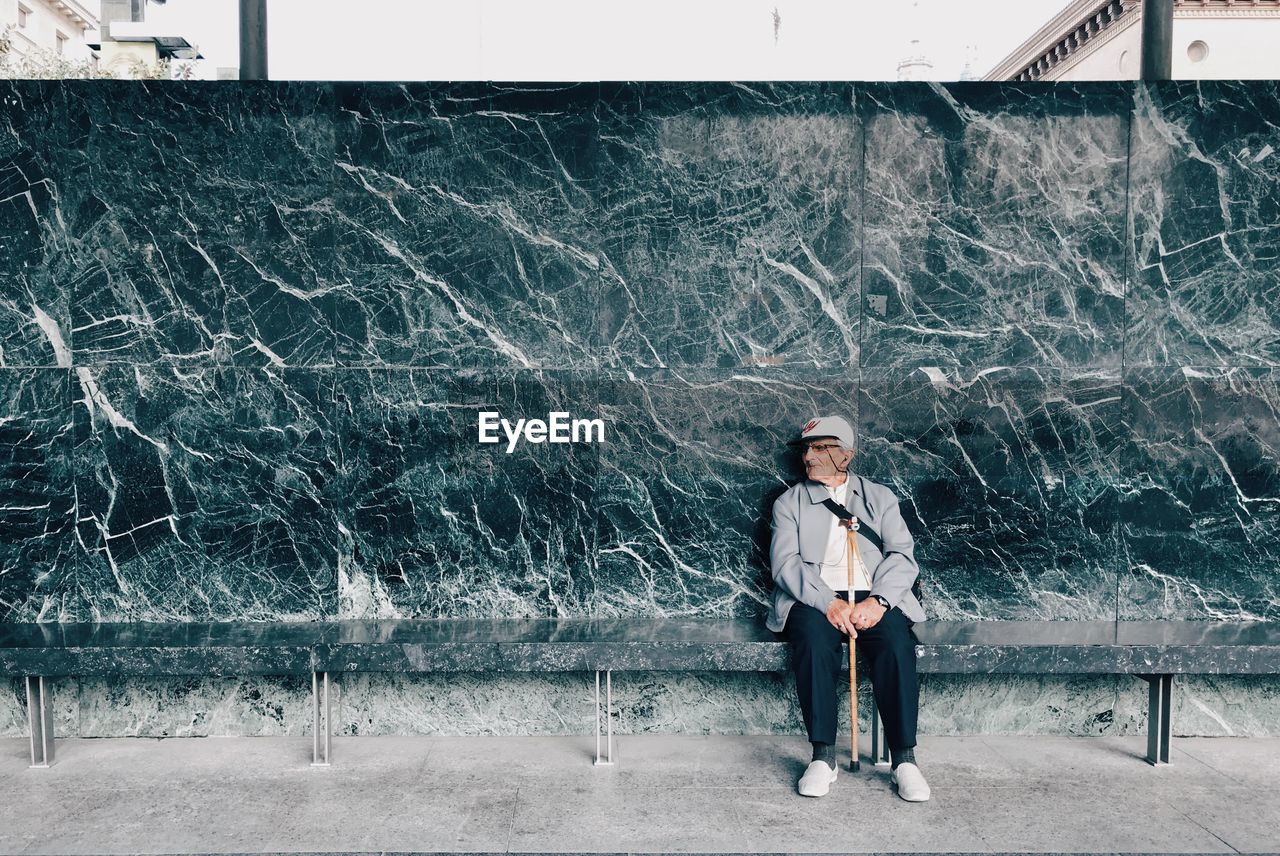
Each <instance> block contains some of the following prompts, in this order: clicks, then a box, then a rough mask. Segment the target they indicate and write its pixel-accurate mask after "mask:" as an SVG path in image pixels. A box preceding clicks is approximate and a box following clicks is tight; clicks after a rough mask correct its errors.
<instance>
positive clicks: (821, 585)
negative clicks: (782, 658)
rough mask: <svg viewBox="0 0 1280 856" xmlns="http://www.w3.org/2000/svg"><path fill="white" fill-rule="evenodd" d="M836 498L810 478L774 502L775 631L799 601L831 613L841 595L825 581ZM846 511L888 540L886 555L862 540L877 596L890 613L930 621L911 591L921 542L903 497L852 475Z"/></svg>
mask: <svg viewBox="0 0 1280 856" xmlns="http://www.w3.org/2000/svg"><path fill="white" fill-rule="evenodd" d="M864 491H865V493H866V495H865V496H864V495H863V492H864ZM830 496H831V494H830V493H829V492H828V491H827V489H826V487H825V486H824V485H822V484H819V483H818V482H815V481H809V480H807V479H806V480H805V481H802V482H800V483H799V484H797V485H795V486H794V487H792V488H791V489H790V490H788V491H787V492H786V493H784V494H783V495H782V496H780V497H778V499H777V501H775V502H774V503H773V543H772V544H771V545H770V547H769V564H770V565H771V566H772V569H773V605H772V607H771V608H770V610H769V617H768V619H767V620H766V621H765V626H766V627H768V628H769V629H770V630H772V631H774V632H775V633H779V632H781V631H782V628H783V626H784V625H785V624H786V623H787V615H788V614H789V613H790V612H791V607H792V606H793V605H794V604H795V603H796V601H799V602H800V603H803V604H806V605H808V606H811V607H813V608H814V609H816V610H818V611H819V612H823V613H825V612H826V610H827V607H828V606H830V605H831V601H832V599H833V598H835V596H836V595H835V592H834V591H832V590H831V587H830V586H828V585H827V584H826V583H825V582H823V581H822V558H823V554H825V553H826V550H827V536H828V534H829V533H830V531H831V517H832V514H831V512H830V511H829V510H828V509H827V507H826V506H824V505H823V504H822V501H823V500H824V499H827V498H828V497H830ZM845 507H846V508H848V509H849V511H851V512H852V513H853V514H854V516H855V517H857V518H858V522H859V523H860V524H862V525H864V526H866V525H870V526H871V528H872V529H874V530H875V531H876V532H878V533H879V534H880V538H881V540H883V541H884V549H885V553H884V554H881V552H880V551H879V550H877V549H876V548H875V545H873V544H872V543H871V542H870V541H869V540H867V539H866V538H865V537H861V536H859V538H858V551H859V553H860V555H861V556H862V561H863V563H864V564H865V565H866V566H867V569H868V571H869V572H870V574H871V593H872V594H873V595H875V594H878V595H881V596H882V597H884V599H885V600H887V601H889V608H890V609H892V608H893V607H895V606H896V607H898V609H900V610H901V611H902V614H903V615H905V616H906V617H907V618H908V619H909V620H911V621H924V620H925V614H924V609H923V608H922V607H921V606H920V601H918V600H916V598H915V595H913V594H912V593H911V584H912V583H913V582H915V579H916V576H917V575H918V574H919V573H920V567H919V566H918V565H917V564H916V560H915V555H914V551H915V540H914V539H913V538H912V537H911V533H910V532H909V531H907V524H906V523H905V522H903V520H902V513H901V512H900V511H899V510H898V498H897V497H896V496H894V494H893V491H891V490H889V488H887V487H885V486H884V485H882V484H877V483H876V482H873V481H871V480H869V479H864V478H861V477H860V476H856V475H854V474H853V473H850V474H849V487H848V490H847V491H846V500H845Z"/></svg>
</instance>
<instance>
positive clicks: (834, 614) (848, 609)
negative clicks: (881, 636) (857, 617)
mask: <svg viewBox="0 0 1280 856" xmlns="http://www.w3.org/2000/svg"><path fill="white" fill-rule="evenodd" d="M853 610H854V608H853V607H852V606H850V605H849V602H848V601H847V600H841V599H840V598H836V599H835V600H833V601H831V605H830V606H828V607H827V621H830V622H831V626H832V627H834V628H835V629H836V630H839V631H840V632H841V633H843V634H844V635H846V636H852V637H854V638H856V637H857V635H858V631H857V630H856V629H855V628H854V623H853Z"/></svg>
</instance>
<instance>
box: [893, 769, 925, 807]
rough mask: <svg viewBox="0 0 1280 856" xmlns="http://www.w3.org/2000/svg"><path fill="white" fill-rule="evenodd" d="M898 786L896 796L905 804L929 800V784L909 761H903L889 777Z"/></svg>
mask: <svg viewBox="0 0 1280 856" xmlns="http://www.w3.org/2000/svg"><path fill="white" fill-rule="evenodd" d="M889 778H891V779H892V780H893V783H894V784H895V785H897V786H898V796H900V797H902V798H903V799H904V800H906V801H907V802H924V801H925V800H927V799H928V798H929V783H928V782H926V781H925V780H924V773H922V772H920V768H919V767H917V766H916V765H915V764H912V763H911V762H910V761H904V762H903V763H901V764H899V765H898V766H897V767H894V768H893V772H892V773H891V774H890V775H889Z"/></svg>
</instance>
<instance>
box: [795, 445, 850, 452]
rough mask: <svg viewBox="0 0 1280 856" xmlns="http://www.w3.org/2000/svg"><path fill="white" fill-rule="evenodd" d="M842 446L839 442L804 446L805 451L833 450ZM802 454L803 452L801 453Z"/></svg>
mask: <svg viewBox="0 0 1280 856" xmlns="http://www.w3.org/2000/svg"><path fill="white" fill-rule="evenodd" d="M841 448H843V447H842V446H841V445H840V444H839V443H814V444H813V445H812V446H805V447H804V451H805V452H834V451H836V450H837V449H841ZM802 454H803V453H802Z"/></svg>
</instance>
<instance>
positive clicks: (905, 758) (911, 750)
mask: <svg viewBox="0 0 1280 856" xmlns="http://www.w3.org/2000/svg"><path fill="white" fill-rule="evenodd" d="M889 757H890V758H892V759H893V766H892V767H890V768H889V769H891V770H895V769H897V767H898V765H899V764H902V763H904V762H906V763H911V764H914V763H915V762H916V747H914V746H908V747H907V748H906V749H894V748H893V747H892V746H890V747H889Z"/></svg>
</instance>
